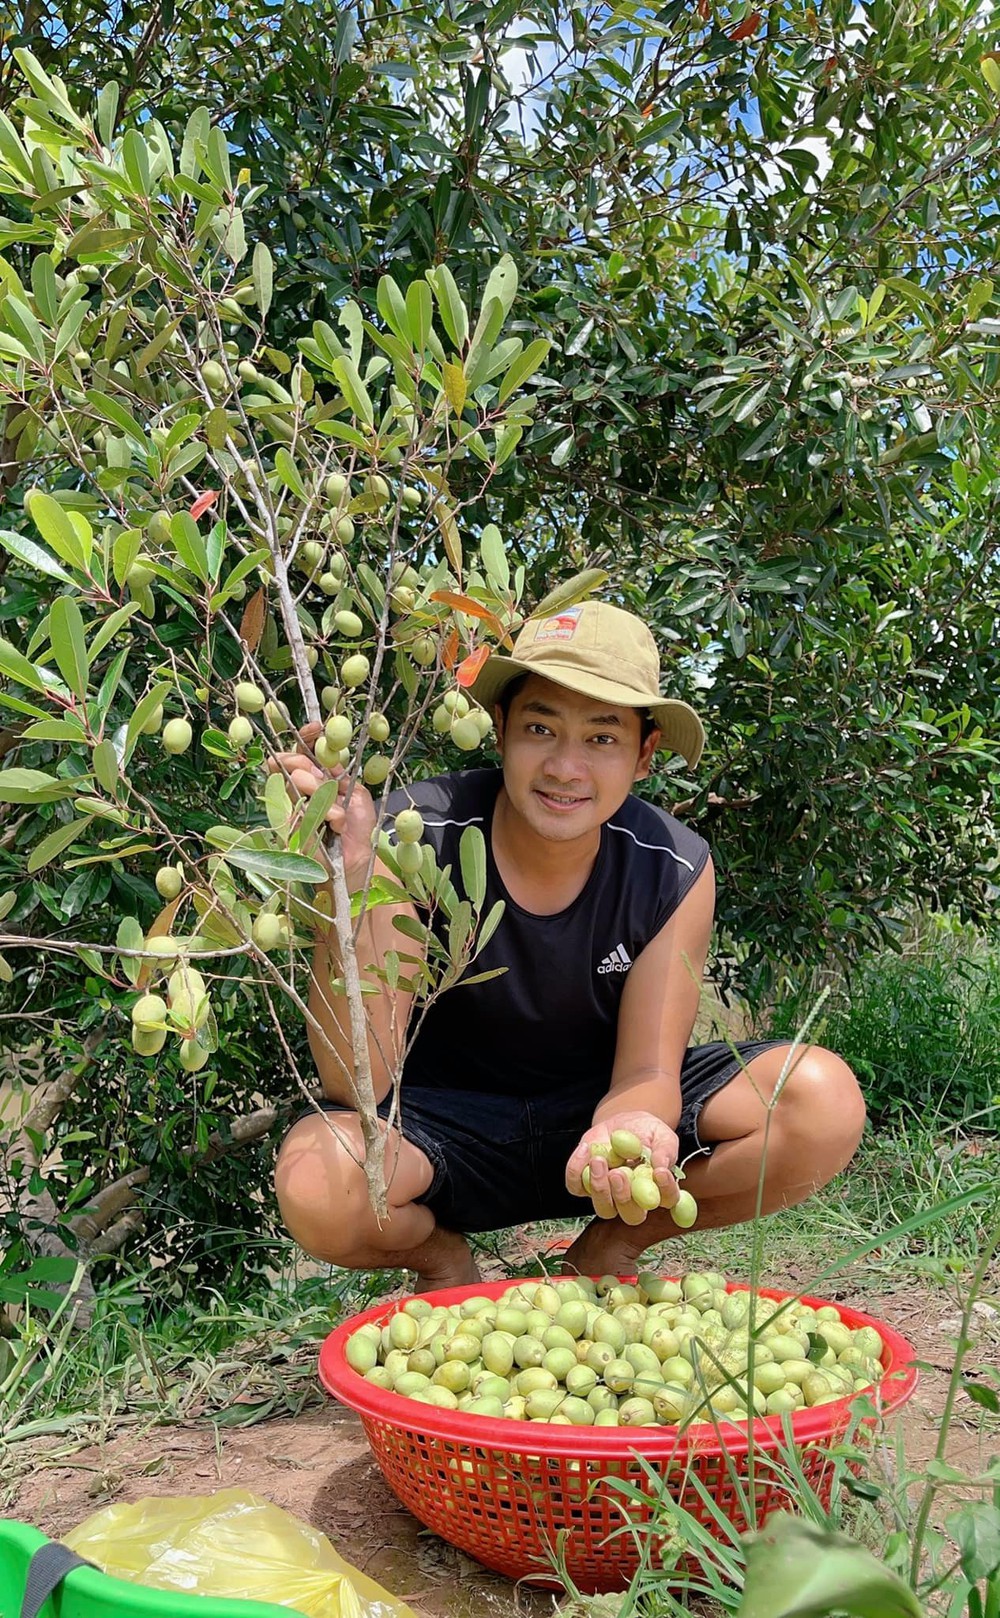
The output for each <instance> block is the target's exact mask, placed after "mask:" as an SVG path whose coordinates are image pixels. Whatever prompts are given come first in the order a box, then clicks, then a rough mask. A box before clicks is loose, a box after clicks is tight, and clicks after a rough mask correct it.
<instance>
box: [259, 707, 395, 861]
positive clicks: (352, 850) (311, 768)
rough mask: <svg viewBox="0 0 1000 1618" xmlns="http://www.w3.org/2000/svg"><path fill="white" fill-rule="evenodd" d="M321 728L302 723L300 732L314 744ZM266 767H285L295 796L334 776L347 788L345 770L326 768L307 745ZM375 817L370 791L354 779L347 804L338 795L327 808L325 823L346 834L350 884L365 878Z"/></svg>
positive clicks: (274, 769)
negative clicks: (317, 760)
mask: <svg viewBox="0 0 1000 1618" xmlns="http://www.w3.org/2000/svg"><path fill="white" fill-rule="evenodd" d="M322 730H323V727H322V725H317V724H311V725H303V727H302V730H301V732H300V735H301V737H302V740H303V742H304V743H305V744H306V747H310V748H311V747H312V745H313V743H314V742H315V741H316V740H317V739H318V737H319V736H320V735H321V733H322ZM267 768H268V770H269V771H270V773H271V774H275V773H277V772H278V770H279V769H282V770H284V772H285V776H286V777H287V779H286V785H287V786H289V787H290V789H291V792H292V795H293V796H294V794H295V793H298V794H299V796H300V797H301V798H311V797H312V795H313V793H314V792H315V791H316V789H317V788H318V787H320V786H322V784H323V782H324V781H329V780H330V779H331V778H335V779H338V780H339V782H340V792H341V793H346V791H347V777H346V775H345V774H344V771H343V770H342V769H341V768H340V767H339V766H337V767H336V768H334V769H332V770H324V769H323V768H322V767H321V766H320V765H319V764H317V763H316V761H315V759H312V758H310V757H309V756H308V754H307V753H306V751H305V749H303V750H302V751H300V752H296V753H278V754H276V756H275V757H274V758H273V759H270V760H269V761H268V765H267ZM376 819H377V817H376V814H375V805H374V803H373V802H372V798H371V793H370V792H369V791H368V788H367V787H365V786H363V785H362V783H361V782H360V781H356V782H355V783H354V790H353V792H352V793H351V799H350V802H349V803H348V804H347V806H346V808H345V806H344V804H343V803H342V802H341V801H340V800H339V798H338V801H337V802H335V803H332V804H331V805H330V807H329V809H328V810H327V812H326V823H327V825H328V826H329V828H330V830H331V831H332V832H335V833H336V835H337V836H338V837H341V838H343V844H344V867H345V869H346V871H347V877H348V883H349V885H351V882H352V878H353V879H354V883H355V884H356V885H358V886H360V884H361V883H362V882H363V881H364V878H365V874H366V872H367V870H368V862H369V860H370V859H371V852H372V835H373V833H374V831H375V824H376Z"/></svg>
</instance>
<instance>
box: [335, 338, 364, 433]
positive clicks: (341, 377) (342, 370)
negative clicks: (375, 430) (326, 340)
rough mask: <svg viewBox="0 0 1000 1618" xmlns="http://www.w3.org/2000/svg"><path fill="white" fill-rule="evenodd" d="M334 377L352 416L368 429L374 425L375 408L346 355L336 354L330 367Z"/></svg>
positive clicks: (352, 363)
mask: <svg viewBox="0 0 1000 1618" xmlns="http://www.w3.org/2000/svg"><path fill="white" fill-rule="evenodd" d="M331 369H332V371H333V374H334V376H335V377H336V378H337V381H338V382H339V383H340V386H341V388H342V389H343V393H344V398H345V399H346V400H347V402H348V404H349V405H350V407H351V410H352V411H353V413H354V415H355V416H357V417H358V419H359V420H360V421H364V422H366V423H367V425H368V426H369V427H373V426H374V425H375V407H374V406H373V404H372V402H371V399H370V398H369V396H368V390H367V388H366V387H365V385H364V383H363V382H362V380H361V377H360V376H359V375H358V368H357V366H356V365H355V364H354V362H353V360H351V359H350V358H349V357H348V355H346V354H338V355H337V357H336V359H335V360H334V361H333V365H332V367H331Z"/></svg>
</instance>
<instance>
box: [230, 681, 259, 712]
mask: <svg viewBox="0 0 1000 1618" xmlns="http://www.w3.org/2000/svg"><path fill="white" fill-rule="evenodd" d="M233 696H234V697H235V698H236V706H237V707H238V708H239V710H240V712H241V713H263V711H264V705H265V703H266V702H267V698H266V697H265V695H264V693H263V691H262V690H261V689H260V686H259V685H254V684H253V682H252V681H251V680H237V682H236V684H235V686H234V687H233Z"/></svg>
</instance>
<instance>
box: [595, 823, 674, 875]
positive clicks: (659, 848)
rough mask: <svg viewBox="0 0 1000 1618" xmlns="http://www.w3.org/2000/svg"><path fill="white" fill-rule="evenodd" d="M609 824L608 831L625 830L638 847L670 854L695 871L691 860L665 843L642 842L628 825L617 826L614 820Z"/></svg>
mask: <svg viewBox="0 0 1000 1618" xmlns="http://www.w3.org/2000/svg"><path fill="white" fill-rule="evenodd" d="M607 825H608V831H623V832H624V833H625V836H626V837H631V839H632V841H633V843H635V845H636V847H637V848H651V849H653V850H654V851H655V852H656V853H657V854H669V855H670V858H671V859H672V860H676V861H677V863H678V865H686V866H687V868H688V870H689V871H691V872H693V871H694V866H693V865H692V864H691V861H690V860H686V859H683V858H682V856H681V855H680V854H677V853H675V851H674V850H673V849H672V848H667V846H666V844H665V843H641V842H640V841H639V839H638V837H637V836H636V835H635V832H634V831H629V829H628V827H627V826H616V825H615V823H614V821H612V820H609V821H608V823H607Z"/></svg>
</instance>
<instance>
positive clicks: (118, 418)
mask: <svg viewBox="0 0 1000 1618" xmlns="http://www.w3.org/2000/svg"><path fill="white" fill-rule="evenodd" d="M87 403H88V404H89V405H90V407H91V409H93V410H96V411H97V414H98V415H99V416H101V417H103V419H104V420H105V421H110V422H113V423H114V425H115V426H116V427H118V428H120V429H121V431H122V432H123V433H124V434H125V436H126V438H130V439H131V440H132V442H133V443H134V444H137V445H138V446H139V448H140V449H141V450H142V451H143V452H144V453H145V451H146V450H148V448H149V445H148V443H147V441H146V435H145V433H144V432H143V430H142V428H141V427H140V426H139V423H138V422H137V421H136V419H135V417H134V416H133V415H132V414H131V412H130V411H128V410H126V408H125V406H124V405H123V404H120V403H119V402H118V400H117V399H109V397H108V395H107V394H106V393H100V392H98V390H97V389H96V388H88V389H87Z"/></svg>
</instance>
